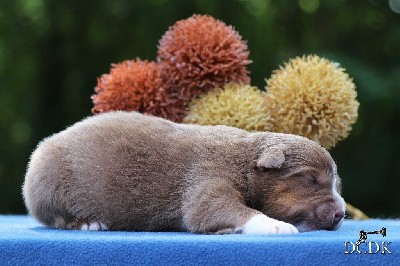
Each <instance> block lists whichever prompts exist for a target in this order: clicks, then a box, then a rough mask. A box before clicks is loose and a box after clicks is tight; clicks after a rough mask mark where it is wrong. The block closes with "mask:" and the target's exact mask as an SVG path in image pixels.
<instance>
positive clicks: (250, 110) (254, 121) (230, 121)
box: [183, 83, 270, 131]
mask: <svg viewBox="0 0 400 266" xmlns="http://www.w3.org/2000/svg"><path fill="white" fill-rule="evenodd" d="M268 120H269V117H268V115H267V110H266V106H265V101H264V98H263V92H261V91H260V90H259V89H257V87H252V86H250V85H243V84H234V83H228V84H226V85H225V86H224V87H223V88H216V89H213V90H210V91H209V92H208V93H206V94H204V95H202V96H200V97H199V98H196V99H193V100H192V102H191V103H190V104H189V112H188V115H187V116H186V117H185V119H184V120H183V122H185V123H190V124H200V125H226V126H232V127H237V128H242V129H245V130H249V131H265V130H267V129H268V128H269V127H270V125H269V124H268Z"/></svg>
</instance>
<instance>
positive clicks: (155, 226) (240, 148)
mask: <svg viewBox="0 0 400 266" xmlns="http://www.w3.org/2000/svg"><path fill="white" fill-rule="evenodd" d="M340 185H341V184H340V178H339V177H338V174H337V171H336V165H335V163H334V161H333V160H332V158H331V156H330V155H329V153H328V152H327V151H326V150H325V149H324V148H322V147H321V146H320V145H318V144H317V143H315V142H313V141H311V140H307V139H305V138H302V137H299V136H294V135H289V134H279V133H269V132H264V133H249V132H247V131H243V130H240V129H237V128H232V127H227V126H198V125H184V124H176V123H173V122H170V121H168V120H164V119H162V118H157V117H151V116H146V115H142V114H139V113H127V112H113V113H107V114H101V115H97V116H94V117H90V118H87V119H85V120H83V121H81V122H78V123H76V124H75V125H73V126H71V127H69V128H67V129H66V130H64V131H62V132H60V133H58V134H55V135H53V136H51V137H49V138H46V139H45V140H43V141H42V142H41V143H40V144H39V145H38V147H37V149H36V150H35V151H34V152H33V154H32V156H31V160H30V163H29V166H28V170H27V173H26V177H25V183H24V186H23V195H24V199H25V203H26V206H27V208H28V210H29V212H30V214H31V215H33V216H34V217H36V218H37V219H38V220H39V221H40V222H41V223H43V224H45V225H47V226H50V227H54V228H60V229H81V230H126V231H190V232H195V233H243V234H281V233H297V232H298V231H310V230H336V229H337V228H338V227H339V226H340V224H341V222H342V220H343V216H344V208H345V207H344V206H345V205H344V200H343V199H342V197H341V196H340Z"/></svg>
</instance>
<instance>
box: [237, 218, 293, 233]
mask: <svg viewBox="0 0 400 266" xmlns="http://www.w3.org/2000/svg"><path fill="white" fill-rule="evenodd" d="M236 231H238V232H241V233H242V234H295V233H298V232H299V231H298V230H297V229H296V227H294V226H293V225H291V224H289V223H285V222H282V221H278V220H275V219H273V218H269V217H268V216H266V215H264V214H256V215H254V216H253V217H251V218H250V220H248V221H247V222H246V223H245V224H244V225H243V227H241V228H237V229H236Z"/></svg>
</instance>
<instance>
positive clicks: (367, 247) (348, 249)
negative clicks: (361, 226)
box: [344, 227, 392, 254]
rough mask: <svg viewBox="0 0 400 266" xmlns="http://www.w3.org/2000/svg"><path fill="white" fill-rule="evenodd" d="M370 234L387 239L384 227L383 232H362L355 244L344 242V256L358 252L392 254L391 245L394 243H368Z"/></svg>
mask: <svg viewBox="0 0 400 266" xmlns="http://www.w3.org/2000/svg"><path fill="white" fill-rule="evenodd" d="M369 234H381V235H382V236H383V237H386V228H385V227H382V229H381V230H377V231H373V232H366V231H364V230H361V231H360V238H359V239H358V240H357V242H356V243H355V244H354V243H353V242H347V241H346V242H344V249H345V250H344V254H353V253H354V252H355V251H357V253H358V254H377V253H379V252H380V253H381V254H392V252H390V250H389V245H390V243H392V242H379V243H378V242H372V241H367V238H368V235H369Z"/></svg>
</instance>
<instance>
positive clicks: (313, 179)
mask: <svg viewBox="0 0 400 266" xmlns="http://www.w3.org/2000/svg"><path fill="white" fill-rule="evenodd" d="M301 178H302V179H303V180H304V181H306V182H307V183H308V184H312V185H318V179H317V177H316V176H314V175H303V176H302V177H301Z"/></svg>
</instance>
